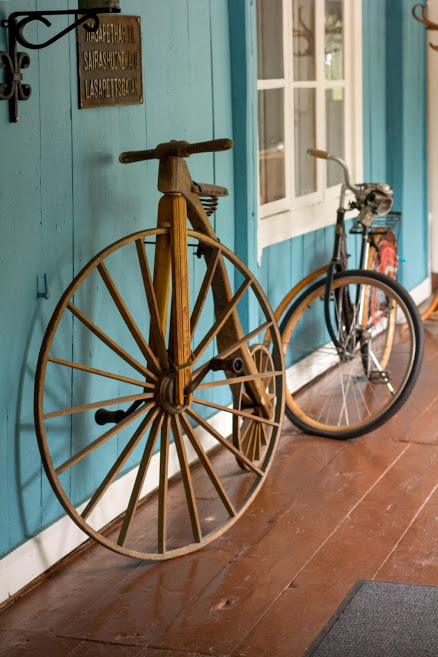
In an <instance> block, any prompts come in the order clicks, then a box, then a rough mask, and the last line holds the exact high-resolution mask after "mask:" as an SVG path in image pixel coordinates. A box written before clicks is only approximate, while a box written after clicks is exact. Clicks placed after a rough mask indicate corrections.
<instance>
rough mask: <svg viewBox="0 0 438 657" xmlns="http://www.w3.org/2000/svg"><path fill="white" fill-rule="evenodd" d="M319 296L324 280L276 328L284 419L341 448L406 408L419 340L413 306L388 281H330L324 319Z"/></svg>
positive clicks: (360, 275) (346, 276) (376, 277)
mask: <svg viewBox="0 0 438 657" xmlns="http://www.w3.org/2000/svg"><path fill="white" fill-rule="evenodd" d="M325 288H326V281H325V280H323V281H318V282H316V283H315V284H314V285H312V286H311V287H310V288H309V289H308V290H307V291H306V292H305V293H304V294H303V295H302V296H301V297H300V298H299V299H298V300H297V301H296V303H295V304H294V305H293V306H292V307H291V308H290V310H289V311H288V313H287V315H286V317H285V318H284V320H283V322H282V324H281V327H280V332H281V336H282V343H283V351H284V354H285V358H286V368H287V378H286V414H287V416H288V417H289V419H290V420H291V421H292V422H293V423H294V424H296V425H297V426H298V427H299V428H300V429H302V430H303V431H305V432H307V433H312V434H314V435H318V436H324V437H329V438H336V439H340V440H345V439H348V438H356V437H358V436H361V435H363V434H365V433H368V432H369V431H373V430H374V429H377V427H379V426H381V425H382V424H383V423H384V422H386V421H387V420H389V419H390V418H391V417H392V416H393V415H394V414H395V413H396V412H397V411H398V410H399V409H400V408H401V406H402V405H403V404H404V403H405V401H406V400H407V398H408V397H409V395H410V393H411V391H412V389H413V386H414V384H415V381H416V379H417V377H418V374H419V371H420V367H421V363H422V359H423V350H424V338H423V331H422V325H421V320H420V315H419V313H418V310H417V308H416V306H415V304H414V302H413V300H412V299H411V297H410V295H409V294H408V293H407V292H406V290H405V289H404V288H403V287H402V286H401V285H400V284H399V283H397V282H396V281H394V280H392V279H391V278H389V277H388V276H384V275H383V274H379V273H376V272H363V271H361V270H355V271H350V272H345V273H342V274H338V275H337V276H335V278H334V281H333V284H332V289H331V295H330V304H329V318H327V316H326V315H325V313H324V296H325ZM346 300H347V301H346ZM328 319H329V320H330V323H331V326H332V328H333V330H334V332H335V334H336V336H337V341H338V346H337V347H335V345H334V344H333V342H332V340H331V338H330V335H329V331H328V329H327V321H328Z"/></svg>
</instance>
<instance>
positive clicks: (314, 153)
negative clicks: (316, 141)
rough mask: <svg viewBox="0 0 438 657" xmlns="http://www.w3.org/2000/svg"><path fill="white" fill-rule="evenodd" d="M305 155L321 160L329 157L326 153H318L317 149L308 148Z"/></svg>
mask: <svg viewBox="0 0 438 657" xmlns="http://www.w3.org/2000/svg"><path fill="white" fill-rule="evenodd" d="M307 154H308V155H311V156H312V157H319V158H320V159H321V160H327V158H328V157H329V155H330V154H329V153H327V151H320V150H318V149H317V148H308V149H307Z"/></svg>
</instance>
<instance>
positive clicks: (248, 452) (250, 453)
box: [246, 424, 257, 461]
mask: <svg viewBox="0 0 438 657" xmlns="http://www.w3.org/2000/svg"><path fill="white" fill-rule="evenodd" d="M256 440H257V426H256V425H255V424H253V428H252V432H251V439H250V441H249V444H248V449H247V450H246V456H247V457H248V458H249V460H250V461H254V455H255V443H256Z"/></svg>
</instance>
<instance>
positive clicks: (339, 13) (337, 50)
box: [325, 0, 344, 80]
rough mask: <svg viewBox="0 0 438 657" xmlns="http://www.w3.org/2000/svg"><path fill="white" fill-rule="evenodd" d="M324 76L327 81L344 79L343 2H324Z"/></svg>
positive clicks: (336, 0)
mask: <svg viewBox="0 0 438 657" xmlns="http://www.w3.org/2000/svg"><path fill="white" fill-rule="evenodd" d="M325 76H326V78H327V80H342V79H343V78H344V7H343V0H325Z"/></svg>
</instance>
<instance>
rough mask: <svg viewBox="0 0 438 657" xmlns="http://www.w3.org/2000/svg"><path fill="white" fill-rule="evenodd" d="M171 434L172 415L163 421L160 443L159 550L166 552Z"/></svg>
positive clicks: (162, 552)
mask: <svg viewBox="0 0 438 657" xmlns="http://www.w3.org/2000/svg"><path fill="white" fill-rule="evenodd" d="M169 434H170V415H167V416H166V418H165V420H164V422H163V429H162V431H161V445H160V484H159V489H158V490H159V492H158V552H159V554H164V553H165V552H166V541H167V492H168V478H167V473H168V467H169Z"/></svg>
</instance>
